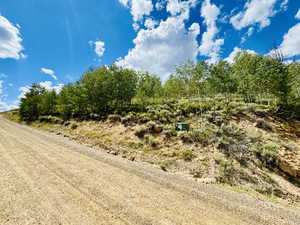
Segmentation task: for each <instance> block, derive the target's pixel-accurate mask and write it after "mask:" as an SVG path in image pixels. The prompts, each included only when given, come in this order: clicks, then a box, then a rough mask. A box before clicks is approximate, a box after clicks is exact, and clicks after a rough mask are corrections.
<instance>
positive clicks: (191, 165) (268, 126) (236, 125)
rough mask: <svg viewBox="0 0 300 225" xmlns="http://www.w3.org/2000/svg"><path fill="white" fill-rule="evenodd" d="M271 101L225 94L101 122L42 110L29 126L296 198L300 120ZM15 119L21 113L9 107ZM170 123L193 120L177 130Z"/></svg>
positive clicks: (186, 172) (171, 168) (203, 177)
mask: <svg viewBox="0 0 300 225" xmlns="http://www.w3.org/2000/svg"><path fill="white" fill-rule="evenodd" d="M273 112H274V107H273V106H268V105H262V104H254V103H244V102H238V101H232V102H230V103H227V102H226V101H223V100H222V99H210V100H206V101H204V100H202V101H199V100H193V101H192V100H178V101H169V102H168V101H165V102H164V103H159V104H152V105H149V106H148V107H147V110H146V111H145V112H142V113H135V112H129V113H120V114H110V115H108V116H107V117H106V118H104V119H102V120H100V121H93V120H86V121H79V120H63V119H61V118H58V117H54V116H41V117H39V119H38V120H37V121H35V122H32V124H31V125H32V126H35V127H39V128H42V129H46V130H48V131H50V132H54V133H56V134H58V135H64V136H66V137H69V138H71V139H74V140H76V141H78V142H80V143H83V144H87V145H89V146H91V147H94V148H97V149H99V150H105V151H106V152H107V153H110V154H113V155H119V156H121V157H123V158H127V159H129V160H132V161H143V162H147V163H151V164H153V165H154V166H157V167H159V168H161V169H162V170H164V171H167V172H171V173H176V174H180V175H183V176H187V177H190V178H191V179H196V180H197V181H199V182H205V183H214V184H222V185H227V186H230V187H234V188H235V189H236V188H238V189H239V190H244V191H248V192H252V193H259V194H262V195H263V196H269V198H271V199H285V201H287V202H288V203H289V204H291V205H297V204H299V201H300V138H299V137H300V121H293V122H288V121H287V120H284V119H282V118H279V117H277V116H276V115H275V114H274V113H273ZM6 116H8V117H9V118H10V119H13V120H18V112H17V111H10V112H8V113H6ZM175 122H184V123H188V124H190V130H189V131H177V130H175V125H174V123H175Z"/></svg>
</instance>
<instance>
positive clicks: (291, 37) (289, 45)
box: [279, 23, 300, 57]
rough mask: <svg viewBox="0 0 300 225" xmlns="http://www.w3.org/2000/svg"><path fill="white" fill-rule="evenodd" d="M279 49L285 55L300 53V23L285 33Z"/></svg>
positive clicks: (291, 55) (290, 55)
mask: <svg viewBox="0 0 300 225" xmlns="http://www.w3.org/2000/svg"><path fill="white" fill-rule="evenodd" d="M279 49H280V50H281V51H282V53H283V55H284V56H285V57H293V56H296V55H300V23H298V24H296V25H295V26H293V27H292V28H290V29H289V31H288V32H287V33H286V34H285V35H284V37H283V41H282V43H281V45H280V46H279Z"/></svg>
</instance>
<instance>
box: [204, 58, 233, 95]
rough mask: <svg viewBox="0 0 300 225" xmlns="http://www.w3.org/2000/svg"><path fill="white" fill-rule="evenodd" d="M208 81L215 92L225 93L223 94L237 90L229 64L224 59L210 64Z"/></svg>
mask: <svg viewBox="0 0 300 225" xmlns="http://www.w3.org/2000/svg"><path fill="white" fill-rule="evenodd" d="M208 83H209V85H210V87H211V89H212V90H213V91H214V92H215V93H221V94H225V96H228V94H231V93H235V92H236V91H237V81H236V79H235V78H234V77H233V76H232V69H231V66H230V64H229V63H227V62H226V61H220V62H219V63H217V64H215V65H212V66H211V69H210V77H209V78H208Z"/></svg>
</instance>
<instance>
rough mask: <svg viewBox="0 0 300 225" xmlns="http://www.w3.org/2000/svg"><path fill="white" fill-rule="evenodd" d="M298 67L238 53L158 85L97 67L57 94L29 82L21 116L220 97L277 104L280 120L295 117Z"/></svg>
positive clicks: (299, 111) (75, 114) (92, 112)
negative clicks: (229, 61) (229, 58)
mask: <svg viewBox="0 0 300 225" xmlns="http://www.w3.org/2000/svg"><path fill="white" fill-rule="evenodd" d="M299 87H300V64H299V63H296V62H294V63H291V64H285V63H283V62H282V60H280V59H277V58H272V57H266V56H260V55H251V54H248V53H246V52H241V53H239V54H238V55H237V56H236V58H235V62H234V63H233V64H229V63H227V62H225V61H220V62H219V63H217V64H208V63H206V62H205V61H199V62H197V63H193V62H187V63H185V64H183V65H180V66H179V67H178V68H177V69H176V72H175V73H174V74H172V75H171V76H170V77H169V78H168V80H166V81H165V82H164V83H163V84H162V82H161V81H160V79H159V78H158V77H156V76H154V75H151V74H149V73H143V72H137V71H134V70H130V69H124V68H120V67H118V66H116V65H111V66H102V67H100V68H98V69H91V70H89V71H88V72H86V73H85V74H84V75H83V76H82V77H81V79H80V80H79V81H77V82H75V83H73V84H68V85H66V86H64V87H63V89H62V90H61V91H60V92H59V93H56V92H55V91H49V90H46V89H45V88H43V87H41V86H40V85H37V84H33V85H32V86H31V88H30V91H29V92H28V93H26V94H25V96H24V98H22V100H21V106H20V117H21V119H22V120H25V121H33V120H36V119H38V118H39V116H45V115H55V116H60V117H62V118H63V119H69V118H80V119H100V118H102V117H104V116H107V115H108V114H112V113H121V112H128V111H137V110H139V111H143V110H145V109H146V108H147V105H149V104H151V103H153V102H159V101H160V100H161V99H164V100H168V99H182V98H185V99H198V100H201V99H207V98H212V97H215V96H219V97H220V96H221V97H222V98H223V99H225V100H226V101H227V102H228V103H229V102H230V100H231V99H232V98H238V99H240V100H242V101H245V102H253V103H254V102H258V103H270V102H272V103H273V104H276V105H277V106H278V113H281V114H282V115H283V116H285V117H289V118H299V117H300V88H299Z"/></svg>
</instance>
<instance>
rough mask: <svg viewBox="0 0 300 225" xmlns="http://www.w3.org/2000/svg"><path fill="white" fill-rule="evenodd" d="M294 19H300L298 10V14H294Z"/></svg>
mask: <svg viewBox="0 0 300 225" xmlns="http://www.w3.org/2000/svg"><path fill="white" fill-rule="evenodd" d="M295 18H296V19H300V9H299V10H298V12H297V13H296V15H295Z"/></svg>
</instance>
